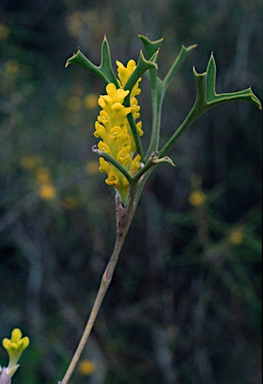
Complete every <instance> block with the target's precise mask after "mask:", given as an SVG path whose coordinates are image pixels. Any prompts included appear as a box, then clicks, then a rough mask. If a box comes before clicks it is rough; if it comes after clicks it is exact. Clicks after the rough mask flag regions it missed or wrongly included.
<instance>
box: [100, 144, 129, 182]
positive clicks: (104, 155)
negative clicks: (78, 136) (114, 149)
mask: <svg viewBox="0 0 263 384" xmlns="http://www.w3.org/2000/svg"><path fill="white" fill-rule="evenodd" d="M92 152H94V153H96V154H97V155H99V156H101V157H103V158H104V159H105V160H106V161H108V162H109V163H111V164H112V165H114V167H116V168H117V169H118V170H119V171H120V172H121V173H122V174H123V175H124V176H125V177H126V179H127V180H128V182H129V183H131V182H132V176H131V175H130V174H129V172H128V171H127V169H125V168H124V167H123V166H122V165H121V164H120V163H119V162H118V161H117V160H115V159H114V157H112V156H111V155H109V154H108V153H106V152H103V151H100V150H99V149H98V148H97V146H96V145H94V146H93V147H92Z"/></svg>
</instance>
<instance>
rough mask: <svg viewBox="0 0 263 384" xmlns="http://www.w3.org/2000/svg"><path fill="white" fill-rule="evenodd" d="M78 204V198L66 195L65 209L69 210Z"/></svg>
mask: <svg viewBox="0 0 263 384" xmlns="http://www.w3.org/2000/svg"><path fill="white" fill-rule="evenodd" d="M77 205H78V200H77V199H76V198H75V197H74V196H66V197H65V198H64V200H63V206H64V208H65V209H68V210H69V211H71V210H73V209H75V208H76V206H77Z"/></svg>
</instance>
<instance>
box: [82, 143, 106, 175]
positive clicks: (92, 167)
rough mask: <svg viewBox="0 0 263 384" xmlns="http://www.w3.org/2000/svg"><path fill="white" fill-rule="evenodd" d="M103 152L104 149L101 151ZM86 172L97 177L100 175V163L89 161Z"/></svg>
mask: <svg viewBox="0 0 263 384" xmlns="http://www.w3.org/2000/svg"><path fill="white" fill-rule="evenodd" d="M100 150H101V151H103V149H100ZM86 172H87V173H88V174H89V175H96V173H98V163H97V161H89V162H88V163H87V165H86Z"/></svg>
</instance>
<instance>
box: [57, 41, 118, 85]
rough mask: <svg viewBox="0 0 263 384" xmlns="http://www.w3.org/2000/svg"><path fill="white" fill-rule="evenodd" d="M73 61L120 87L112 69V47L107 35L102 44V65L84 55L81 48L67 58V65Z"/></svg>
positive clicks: (101, 78) (105, 81)
mask: <svg viewBox="0 0 263 384" xmlns="http://www.w3.org/2000/svg"><path fill="white" fill-rule="evenodd" d="M72 63H75V64H78V65H80V66H81V67H82V68H84V69H87V70H88V71H89V72H91V73H92V74H93V75H95V76H97V77H98V78H99V79H100V80H102V81H103V82H104V83H105V84H109V83H114V84H115V86H116V87H117V88H119V84H118V82H117V79H116V76H115V74H114V72H113V69H112V63H111V54H110V47H109V44H108V41H107V39H106V36H105V37H104V39H103V42H102V45H101V62H100V66H97V65H95V64H93V63H92V62H91V61H90V60H89V59H88V58H87V57H86V56H85V55H83V53H81V51H80V50H78V52H77V53H76V54H74V55H73V56H72V57H70V58H69V59H68V60H67V62H66V65H65V66H66V67H68V66H69V64H72Z"/></svg>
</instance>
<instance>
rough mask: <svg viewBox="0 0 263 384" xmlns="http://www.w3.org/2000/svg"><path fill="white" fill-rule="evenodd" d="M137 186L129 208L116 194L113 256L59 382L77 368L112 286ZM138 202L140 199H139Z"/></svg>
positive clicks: (131, 215)
mask: <svg viewBox="0 0 263 384" xmlns="http://www.w3.org/2000/svg"><path fill="white" fill-rule="evenodd" d="M135 190H136V188H134V189H133V193H132V196H131V199H130V203H129V206H128V208H127V209H126V208H125V207H124V205H123V204H122V202H121V201H120V199H119V197H118V195H116V218H117V232H116V233H117V235H116V241H115V246H114V250H113V252H112V255H111V258H110V260H109V262H108V264H107V266H106V269H105V271H104V273H103V276H102V279H101V283H100V287H99V290H98V292H97V295H96V298H95V301H94V304H93V307H92V310H91V313H90V316H89V318H88V321H87V324H86V327H85V329H84V332H83V335H82V337H81V339H80V342H79V344H78V347H77V349H76V351H75V353H74V355H73V358H72V360H71V362H70V364H69V366H68V369H67V371H66V373H65V375H64V378H63V379H62V381H59V382H58V384H67V383H68V382H69V380H70V378H71V376H72V374H73V372H74V370H75V368H76V365H77V363H78V361H79V358H80V356H81V354H82V352H83V349H84V348H85V345H86V343H87V340H88V337H89V335H90V333H91V330H92V328H93V325H94V323H95V320H96V318H97V315H98V312H99V310H100V307H101V304H102V302H103V299H104V297H105V294H106V292H107V290H108V288H109V286H110V283H111V280H112V276H113V273H114V271H115V268H116V265H117V262H118V259H119V254H120V251H121V249H122V246H123V243H124V241H125V238H126V235H127V233H128V230H129V227H130V224H131V222H132V219H133V216H134V213H135V210H136V205H137V203H136V202H135V196H136V192H135ZM137 202H138V201H137Z"/></svg>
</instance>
